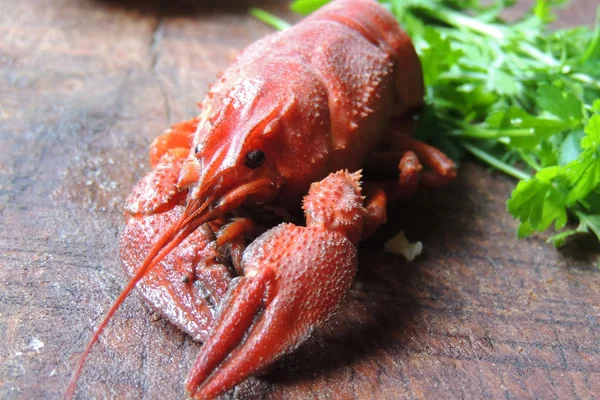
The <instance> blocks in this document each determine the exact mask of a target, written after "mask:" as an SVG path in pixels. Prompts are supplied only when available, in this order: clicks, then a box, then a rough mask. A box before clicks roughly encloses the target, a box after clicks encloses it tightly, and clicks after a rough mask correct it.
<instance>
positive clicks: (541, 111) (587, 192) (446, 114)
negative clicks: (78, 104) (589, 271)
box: [252, 0, 600, 246]
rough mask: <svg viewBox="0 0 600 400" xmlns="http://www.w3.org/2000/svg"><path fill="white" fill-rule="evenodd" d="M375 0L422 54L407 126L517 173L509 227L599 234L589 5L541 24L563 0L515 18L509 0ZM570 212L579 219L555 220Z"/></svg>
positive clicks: (322, 0) (599, 134) (302, 9)
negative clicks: (419, 107) (420, 82)
mask: <svg viewBox="0 0 600 400" xmlns="http://www.w3.org/2000/svg"><path fill="white" fill-rule="evenodd" d="M327 2H328V0H296V1H294V2H292V4H291V8H292V10H293V11H296V12H299V13H302V14H308V13H310V12H312V11H314V10H316V9H317V8H319V7H320V6H322V5H324V4H326V3H327ZM380 3H382V4H384V5H385V6H386V7H388V9H390V11H392V13H393V14H394V15H395V16H396V18H397V19H398V21H399V22H400V23H401V25H402V26H403V28H404V29H405V30H406V31H407V32H408V34H409V35H410V36H411V38H412V39H413V43H414V45H415V47H416V49H417V53H418V54H419V57H420V59H421V62H422V64H423V72H424V79H425V84H426V86H427V94H426V103H427V106H426V108H425V110H424V112H423V113H421V115H420V116H419V124H418V128H417V132H416V136H417V137H419V138H420V139H422V140H426V141H428V142H430V143H432V144H433V145H435V146H437V147H438V148H440V149H441V150H443V151H445V152H446V154H448V155H449V156H450V157H452V158H453V159H454V160H455V161H459V160H460V159H461V158H462V157H463V156H464V154H465V153H470V154H472V155H473V156H475V157H477V158H478V159H479V160H481V161H482V162H484V163H486V164H488V165H490V166H492V167H494V168H496V169H498V170H500V171H503V172H504V173H506V174H509V175H511V176H513V177H515V178H517V179H519V183H518V184H517V186H516V188H515V190H514V191H513V192H512V195H511V198H510V199H509V200H508V203H507V205H508V211H509V212H510V213H511V214H512V215H513V216H514V217H515V218H518V219H519V221H520V225H519V228H518V235H519V237H525V236H528V235H530V234H532V233H533V232H536V231H537V232H543V231H545V230H547V229H548V228H550V226H551V225H552V224H554V229H555V230H556V233H555V234H554V235H552V236H551V237H550V238H549V239H548V241H549V242H552V243H554V245H555V246H560V245H562V244H564V243H565V239H566V238H567V237H569V236H571V235H573V234H576V233H580V232H589V231H592V232H593V233H594V234H596V236H597V237H598V239H599V240H600V100H599V99H600V23H599V21H600V10H599V13H598V18H597V23H596V28H595V29H594V30H590V29H588V28H587V27H576V28H570V29H562V30H551V29H549V27H548V25H549V23H550V22H552V21H553V20H554V18H555V17H554V14H553V9H554V7H556V6H557V5H560V4H562V3H564V1H561V0H537V1H536V3H535V5H534V6H533V7H532V9H531V10H529V11H528V12H527V13H525V14H524V15H523V16H522V17H521V18H520V19H518V20H516V21H514V22H506V21H504V20H503V19H502V17H501V13H502V12H503V11H504V10H505V9H506V8H508V7H510V6H512V5H514V3H515V0H495V2H494V4H491V5H484V4H482V3H483V1H481V0H380ZM252 13H253V14H254V15H255V16H256V17H258V18H259V19H261V20H263V21H265V22H267V23H269V24H271V25H273V26H275V27H276V28H278V29H284V28H285V27H287V26H289V25H288V24H287V23H286V22H285V21H282V20H280V19H278V18H276V17H274V16H272V15H270V14H268V13H265V12H264V11H260V10H253V11H252ZM569 218H571V219H572V220H578V221H579V226H578V227H577V228H575V229H568V230H564V228H565V226H566V224H567V221H568V220H569Z"/></svg>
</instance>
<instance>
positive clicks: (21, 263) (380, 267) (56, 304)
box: [0, 0, 600, 399]
mask: <svg viewBox="0 0 600 400" xmlns="http://www.w3.org/2000/svg"><path fill="white" fill-rule="evenodd" d="M592 3H594V2H588V1H587V0H577V1H573V4H572V6H571V7H570V8H569V9H567V10H566V11H564V12H563V13H562V14H561V15H562V18H561V19H560V20H559V24H574V23H586V24H591V23H592V22H593V19H594V6H593V5H592ZM210 4H213V2H208V1H206V0H204V1H200V0H198V1H194V2H191V1H189V2H180V3H174V2H168V1H159V0H153V1H128V2H117V1H106V0H54V1H51V2H50V1H43V0H37V1H36V0H23V1H20V2H13V1H9V0H0V9H1V10H2V12H1V13H0V93H2V96H1V97H0V135H1V141H0V220H1V223H0V249H1V250H0V338H2V339H1V340H0V398H8V399H32V398H35V399H46V398H58V397H59V396H60V395H61V393H62V392H63V391H64V389H65V387H66V384H67V381H68V379H69V377H70V375H71V373H72V371H73V367H74V365H75V362H76V359H77V356H78V354H79V353H80V352H81V350H82V349H83V347H84V345H85V343H86V342H87V341H88V339H89V337H90V335H91V332H92V329H93V328H94V327H95V326H96V325H97V323H98V322H99V320H100V318H101V316H102V315H103V314H104V312H105V311H106V310H107V308H108V307H109V305H110V304H111V302H112V300H113V299H114V298H115V297H116V296H117V294H118V293H119V291H120V290H121V288H122V287H123V285H124V273H123V272H122V270H121V266H120V263H119V260H118V256H117V254H118V253H117V237H118V234H119V231H120V229H122V226H123V223H122V211H121V210H122V204H123V202H124V199H125V197H126V196H127V194H128V192H129V190H130V188H131V187H132V186H133V185H134V184H135V182H136V181H137V179H139V177H140V176H142V174H144V173H145V172H146V171H147V170H148V166H147V158H146V157H147V146H148V144H149V143H150V141H151V139H152V138H153V137H154V136H155V135H157V134H158V133H160V132H162V130H163V129H164V128H165V127H166V126H167V125H168V124H169V123H171V122H176V121H179V120H183V119H185V118H189V117H191V116H193V115H195V113H196V111H197V110H196V108H195V103H196V102H197V101H199V100H201V99H202V98H203V96H204V94H205V93H206V91H207V86H208V84H210V83H211V82H212V80H213V79H214V78H215V76H216V74H217V73H218V72H219V71H221V70H222V69H223V68H224V67H225V66H226V65H227V64H228V63H229V62H230V61H231V60H232V59H233V57H235V55H236V54H237V52H238V51H239V50H240V49H241V48H243V47H244V46H245V45H246V44H248V43H250V42H251V41H253V40H256V39H257V38H259V37H261V36H263V35H265V34H266V33H268V32H269V31H270V29H269V28H267V27H265V26H263V25H262V24H261V23H259V22H257V21H255V20H253V19H252V18H250V17H249V16H248V15H247V13H246V8H247V4H246V3H245V2H242V1H238V2H229V1H222V2H220V3H219V4H220V5H210ZM254 4H256V3H254ZM259 5H261V6H262V7H265V8H268V9H271V10H276V11H281V12H283V10H284V6H285V4H283V3H278V2H275V1H274V2H272V3H268V2H264V3H262V4H259ZM521 6H523V3H521ZM513 185H514V182H513V181H512V180H510V179H508V178H505V177H502V176H499V175H497V174H493V173H490V172H488V171H487V170H485V169H484V168H483V167H481V166H479V165H476V164H472V163H466V164H465V165H464V167H463V168H462V170H461V173H460V177H459V179H458V181H457V182H456V183H455V184H454V185H452V186H450V187H447V188H444V189H442V190H439V191H432V192H429V193H421V194H420V195H419V196H417V197H416V198H415V199H413V200H412V201H410V202H408V203H398V204H394V205H393V207H392V208H391V210H390V213H391V216H390V219H389V223H388V224H387V226H386V227H385V228H384V229H383V230H382V231H381V232H379V233H378V234H377V235H376V236H375V237H374V238H373V239H372V240H370V241H368V242H367V243H365V244H364V245H362V246H361V248H360V265H359V268H360V272H359V275H358V277H357V279H356V282H355V284H354V286H353V289H352V291H351V293H350V295H349V297H348V299H347V301H346V302H345V304H344V306H343V307H342V309H341V310H340V312H339V313H338V314H337V315H336V316H335V317H334V318H333V319H332V320H331V321H330V323H328V324H327V326H325V327H324V328H323V329H321V330H319V331H318V332H317V333H316V334H315V335H314V337H313V338H312V339H311V340H309V341H308V342H307V343H305V344H304V345H303V346H302V347H301V348H300V349H298V351H297V352H295V353H294V354H293V355H291V356H289V357H286V358H285V359H283V360H282V361H281V362H280V363H279V364H278V365H277V366H276V367H275V369H274V370H273V371H272V372H271V373H269V374H268V375H266V376H264V377H261V378H253V379H251V380H249V381H247V382H246V383H244V384H242V385H240V386H239V387H238V388H236V389H235V390H234V391H232V392H230V393H228V394H227V395H226V396H225V397H226V398H239V399H250V398H270V399H290V398H291V399H304V398H361V399H363V398H367V399H368V398H384V399H386V398H387V399H398V398H409V399H413V398H414V399H421V398H489V399H496V398H519V399H521V398H565V399H567V398H568V399H570V398H581V399H592V398H595V396H598V394H599V393H600V354H599V353H600V329H599V319H600V273H599V272H598V267H597V262H598V255H599V254H600V250H599V248H598V246H597V245H596V244H595V242H594V241H592V240H588V241H586V240H582V241H581V240H580V241H577V242H575V243H573V244H571V245H570V246H569V247H568V248H567V249H566V250H565V251H562V252H559V251H556V250H554V249H553V248H551V247H550V246H548V245H546V244H545V243H544V240H543V238H542V237H538V238H532V239H528V240H516V238H515V233H514V232H515V227H516V224H515V222H514V221H513V220H512V218H511V217H510V216H509V215H508V214H507V213H506V211H505V199H506V198H507V197H508V196H509V193H510V191H511V189H512V187H513ZM401 229H403V230H405V231H406V232H407V235H408V236H409V238H411V239H412V240H421V241H423V243H424V245H425V254H424V255H423V256H422V257H420V258H418V259H417V260H416V261H415V262H413V263H410V264H408V263H406V262H405V261H404V260H403V259H402V258H400V257H397V256H393V255H390V254H384V253H383V250H382V248H383V245H382V243H383V241H384V240H386V239H387V238H389V237H390V236H392V235H394V234H395V233H397V232H398V231H399V230H401ZM199 347H200V345H199V344H197V343H194V342H192V341H191V340H190V338H188V337H186V336H185V335H184V334H182V333H181V332H179V331H178V330H177V329H176V328H174V327H172V326H171V325H169V324H168V323H166V322H165V321H163V320H161V319H160V318H156V317H155V316H153V315H152V313H151V311H150V310H149V308H148V307H147V306H146V305H145V304H144V303H143V302H142V300H141V299H140V298H139V297H138V296H136V295H133V296H132V297H131V298H130V299H128V300H127V301H126V303H125V305H124V306H123V308H122V309H121V310H120V311H119V312H118V314H117V316H116V317H115V319H114V320H113V321H112V323H111V325H110V327H109V328H108V330H107V331H106V333H105V334H104V335H103V338H102V340H101V342H100V344H98V345H97V346H96V347H95V349H94V350H93V352H92V355H91V357H90V359H89V362H88V364H87V366H86V368H85V371H84V374H83V377H82V379H81V381H80V384H79V389H78V398H81V399H88V398H90V399H91V398H97V399H103V398H119V399H121V398H123V399H139V398H142V399H158V398H166V399H175V398H183V397H184V392H183V384H182V382H183V379H184V377H185V375H186V373H187V370H188V369H189V368H190V366H191V364H192V362H193V360H194V358H195V355H196V353H197V351H198V349H199Z"/></svg>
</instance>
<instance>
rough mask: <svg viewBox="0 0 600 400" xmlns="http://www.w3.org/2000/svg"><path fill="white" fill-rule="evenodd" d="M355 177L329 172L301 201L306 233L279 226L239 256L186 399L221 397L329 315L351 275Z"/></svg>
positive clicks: (357, 222) (357, 221) (357, 226)
mask: <svg viewBox="0 0 600 400" xmlns="http://www.w3.org/2000/svg"><path fill="white" fill-rule="evenodd" d="M358 180H359V174H358V173H357V174H349V173H348V172H347V171H343V172H339V173H337V174H332V175H330V176H329V177H328V178H326V179H325V180H323V181H322V182H320V183H317V184H313V186H311V190H310V191H309V194H308V195H307V197H306V198H305V202H304V205H305V211H306V215H307V220H308V225H309V226H307V227H299V226H295V225H292V224H281V225H279V226H277V227H275V228H273V229H271V230H269V231H267V232H265V233H264V234H263V235H261V236H260V237H259V238H257V239H256V240H255V241H254V242H253V243H252V244H250V246H248V248H247V249H246V251H245V252H244V255H243V259H242V267H243V269H244V273H245V276H243V277H241V278H237V284H236V285H235V286H233V287H232V288H231V289H230V292H229V294H228V296H227V299H226V301H225V303H224V306H223V308H222V311H221V312H220V315H219V316H218V317H217V319H216V321H215V325H214V327H213V333H212V335H211V337H210V338H209V339H208V340H207V341H206V342H205V343H204V344H203V346H202V348H201V349H200V354H199V355H198V358H197V359H196V362H195V364H194V367H193V368H192V370H191V372H190V374H189V376H188V378H187V381H186V389H187V391H188V393H189V394H190V395H191V396H192V397H193V398H194V399H210V398H214V397H217V396H219V395H220V394H223V393H224V392H226V391H227V390H229V389H231V388H232V387H234V386H235V385H237V384H238V383H240V382H242V381H243V380H245V379H246V378H248V377H249V376H251V375H254V374H256V373H258V372H260V371H261V370H264V369H265V368H267V367H268V366H269V365H271V364H273V363H274V362H275V361H277V360H278V359H279V358H281V357H282V356H283V355H285V354H286V353H288V352H290V351H292V350H293V349H295V348H296V347H297V346H298V345H300V343H302V342H303V341H304V339H306V338H307V337H308V336H309V335H310V333H311V331H312V330H313V329H314V328H316V327H317V326H319V325H321V324H322V323H323V322H325V321H326V320H327V319H328V318H329V317H330V316H331V315H332V314H333V312H334V311H335V310H336V309H337V307H338V306H339V304H340V303H341V301H342V300H343V298H344V296H345V294H346V292H347V291H348V289H349V288H350V285H351V283H352V279H353V278H354V275H355V272H356V265H357V259H356V247H355V242H354V240H356V241H358V239H359V238H360V232H361V231H362V226H363V221H364V216H365V209H364V208H363V205H362V203H363V197H362V196H361V194H360V186H359V183H358Z"/></svg>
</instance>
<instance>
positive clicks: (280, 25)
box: [250, 7, 292, 31]
mask: <svg viewBox="0 0 600 400" xmlns="http://www.w3.org/2000/svg"><path fill="white" fill-rule="evenodd" d="M250 14H251V15H252V16H253V17H254V18H256V19H258V20H259V21H262V22H264V23H265V24H267V25H270V26H272V27H273V28H275V29H278V30H280V31H282V30H284V29H287V28H289V27H290V26H292V25H291V24H290V23H289V22H287V21H284V20H282V19H281V18H279V17H276V16H275V15H273V14H271V13H270V12H267V11H265V10H261V9H260V8H254V7H252V8H251V9H250Z"/></svg>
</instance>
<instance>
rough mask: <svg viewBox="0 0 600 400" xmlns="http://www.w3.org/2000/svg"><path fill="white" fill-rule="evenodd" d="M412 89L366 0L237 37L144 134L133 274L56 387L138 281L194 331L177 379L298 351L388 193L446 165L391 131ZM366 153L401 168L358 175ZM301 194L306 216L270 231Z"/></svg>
mask: <svg viewBox="0 0 600 400" xmlns="http://www.w3.org/2000/svg"><path fill="white" fill-rule="evenodd" d="M423 95H424V86H423V78H422V72H421V65H420V62H419V59H418V57H417V54H416V53H415V50H414V47H413V45H412V43H411V40H410V38H409V37H408V36H407V35H406V34H405V33H404V32H403V31H402V30H401V28H400V27H399V26H398V23H397V22H396V20H395V19H394V18H393V16H392V15H391V14H390V13H389V12H388V11H387V10H386V9H385V8H383V7H382V6H380V5H379V4H377V3H376V2H375V1H373V0H338V1H334V2H332V3H330V4H329V5H327V6H325V7H323V8H322V9H321V10H319V11H318V12H316V13H314V14H313V15H311V16H310V17H308V18H306V19H304V20H303V21H302V22H300V23H299V24H298V25H296V26H294V27H293V28H290V29H287V30H285V31H282V32H279V33H275V34H272V35H270V36H267V37H265V38H263V39H261V40H259V41H258V42H256V43H254V44H252V45H250V46H249V47H248V48H246V49H245V50H244V51H243V52H242V53H241V55H240V56H239V57H238V58H237V60H236V61H235V62H234V63H233V64H232V65H231V66H230V67H229V68H228V69H227V70H226V71H225V72H224V73H223V74H222V75H221V76H220V77H219V78H218V80H217V81H216V83H214V84H213V85H212V87H211V88H210V91H209V93H208V95H207V97H206V99H205V100H204V102H203V104H202V113H201V115H200V116H199V117H197V118H194V119H192V120H190V121H187V122H183V123H180V124H176V125H174V126H172V127H171V128H170V129H169V130H167V131H166V132H165V133H164V134H162V135H161V136H159V137H158V138H157V139H156V140H155V141H154V142H153V143H152V145H151V148H150V162H151V165H152V171H151V172H150V173H149V174H148V175H147V176H145V177H144V178H143V179H142V180H141V181H140V182H139V183H138V185H137V186H136V187H135V188H134V190H133V192H132V194H131V195H130V196H129V198H128V199H127V202H126V206H125V216H126V222H127V226H126V228H125V230H124V232H123V234H122V237H121V259H122V261H123V264H124V266H125V270H126V272H127V273H128V274H129V275H130V276H131V280H130V281H129V283H128V284H127V286H126V287H125V289H124V290H123V291H122V293H121V295H120V296H119V297H118V299H117V300H116V301H115V303H114V304H113V306H112V308H111V309H110V310H109V312H108V313H107V316H106V317H105V319H104V320H103V321H102V323H101V324H100V326H99V327H98V328H97V330H96V333H95V335H94V336H93V338H92V339H91V341H90V343H89V344H88V347H87V348H86V349H85V351H84V353H83V354H82V356H81V358H80V362H79V364H78V366H77V370H76V374H75V376H74V378H73V380H72V384H71V386H70V387H69V389H68V391H67V397H69V396H71V395H72V394H73V392H74V389H75V382H76V379H77V375H78V374H79V372H80V371H81V368H82V365H83V361H84V360H85V357H86V356H87V354H88V353H89V350H90V348H91V346H92V345H93V344H94V343H95V341H96V340H97V338H98V336H99V334H100V332H101V331H102V330H103V329H104V327H105V326H106V324H107V322H108V321H109V319H110V318H111V316H112V315H113V314H114V312H115V311H116V309H117V308H118V307H119V305H120V304H121V303H122V302H123V300H124V299H125V298H126V297H127V296H128V295H129V294H130V292H131V291H132V290H133V288H134V287H136V288H137V289H138V290H139V291H140V293H141V294H142V295H143V296H144V297H145V299H146V300H147V301H149V302H150V303H151V304H152V305H153V306H154V307H155V308H156V309H158V310H159V311H161V312H162V313H163V314H164V315H165V316H166V318H168V319H169V320H170V321H171V322H173V323H174V324H176V325H177V326H179V327H180V328H181V329H182V330H184V331H185V332H187V333H188V334H190V335H192V336H193V337H194V339H196V340H200V341H202V342H204V344H203V346H202V348H201V350H200V354H199V355H198V358H197V360H196V362H195V365H194V366H193V368H192V370H191V372H190V374H189V376H188V378H187V381H186V388H187V390H188V392H189V394H190V395H191V396H192V397H194V398H197V399H202V398H213V397H216V396H218V395H219V394H221V393H224V392H225V391H227V390H228V389H230V388H232V387H233V386H235V385H237V384H238V383H240V382H242V381H243V380H245V379H246V378H247V377H249V376H251V375H254V374H256V373H258V372H260V371H261V370H264V369H265V368H267V367H268V366H269V365H271V364H272V363H273V362H274V361H276V360H277V359H279V358H280V357H281V356H282V355H284V354H286V353H287V352H289V351H292V350H293V349H294V348H296V347H297V346H298V345H299V344H300V343H301V342H302V341H303V340H304V339H305V338H306V337H307V336H308V335H309V334H310V332H311V331H312V330H313V329H314V328H315V327H317V326H319V325H320V324H322V323H323V322H324V321H326V320H327V319H328V318H329V317H330V316H331V314H332V313H333V312H334V311H335V309H336V308H337V307H338V305H339V304H340V302H341V301H342V300H343V298H344V295H345V294H346V292H347V291H348V289H349V288H350V285H351V282H352V279H353V277H354V274H355V271H356V266H357V255H356V245H357V243H358V242H359V241H360V240H362V239H364V238H365V237H367V236H369V235H370V234H371V233H372V232H374V231H375V230H376V229H377V227H378V226H379V225H381V224H382V223H384V222H385V220H386V211H385V210H386V204H387V201H389V200H393V199H396V198H399V197H403V196H409V195H410V194H412V193H413V192H414V190H415V189H416V187H417V184H424V185H430V186H431V185H439V184H443V183H446V182H449V181H450V180H452V179H453V178H454V177H455V175H456V171H455V168H454V164H453V163H452V162H451V161H450V160H449V159H448V158H447V157H446V156H445V155H444V154H443V153H441V152H440V151H439V150H437V149H435V148H433V147H431V146H429V145H426V144H424V143H422V142H419V141H417V140H415V139H412V138H411V137H410V136H409V135H408V133H409V132H408V131H409V130H407V129H399V128H398V126H410V124H406V123H402V121H410V120H411V119H412V117H413V115H414V113H415V112H416V110H418V109H419V107H420V106H421V105H422V103H423ZM391 121H395V122H393V123H391ZM393 126H395V128H394V127H393ZM382 160H387V161H391V164H390V162H382ZM364 165H369V166H372V167H373V168H377V167H380V168H390V165H391V166H392V168H398V170H399V179H398V180H395V181H394V182H383V183H373V182H365V183H364V184H362V183H361V175H360V169H361V168H362V167H363V166H364ZM423 165H424V166H425V167H427V168H424V167H423ZM349 171H351V172H349ZM301 205H302V207H303V209H304V212H305V218H306V226H297V225H294V224H292V223H281V224H279V225H277V226H275V227H272V228H270V229H269V226H273V225H274V223H273V221H275V220H277V218H279V217H281V216H286V215H295V214H296V213H297V210H299V209H300V206H301ZM279 221H281V219H280V220H279ZM269 224H270V225H269ZM247 240H253V241H252V242H251V243H250V244H249V245H247V246H246V244H247Z"/></svg>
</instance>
